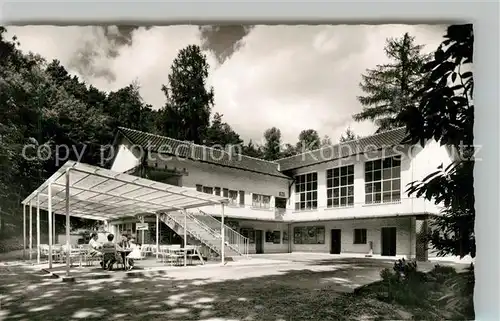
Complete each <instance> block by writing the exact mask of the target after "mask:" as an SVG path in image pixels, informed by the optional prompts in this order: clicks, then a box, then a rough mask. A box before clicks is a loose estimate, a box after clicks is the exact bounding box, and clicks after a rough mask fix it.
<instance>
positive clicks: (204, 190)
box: [202, 186, 214, 195]
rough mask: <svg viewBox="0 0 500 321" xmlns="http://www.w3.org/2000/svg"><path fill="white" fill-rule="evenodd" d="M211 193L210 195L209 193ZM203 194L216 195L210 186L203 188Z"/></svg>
mask: <svg viewBox="0 0 500 321" xmlns="http://www.w3.org/2000/svg"><path fill="white" fill-rule="evenodd" d="M208 191H210V193H209V192H208ZM202 192H203V193H205V194H209V195H213V194H214V188H213V187H210V186H203V187H202Z"/></svg>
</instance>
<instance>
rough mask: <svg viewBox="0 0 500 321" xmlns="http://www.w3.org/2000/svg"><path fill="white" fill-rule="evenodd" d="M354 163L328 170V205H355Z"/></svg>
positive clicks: (332, 206)
mask: <svg viewBox="0 0 500 321" xmlns="http://www.w3.org/2000/svg"><path fill="white" fill-rule="evenodd" d="M354 171H355V168H354V164H351V165H344V166H338V167H334V168H330V169H327V170H326V207H327V208H344V207H352V206H354V177H355V176H354Z"/></svg>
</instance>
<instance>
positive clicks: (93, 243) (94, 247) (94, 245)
mask: <svg viewBox="0 0 500 321" xmlns="http://www.w3.org/2000/svg"><path fill="white" fill-rule="evenodd" d="M98 238H99V237H98V235H97V233H92V234H90V241H89V245H90V249H89V251H88V254H89V255H90V256H93V257H96V256H99V255H101V252H100V251H99V250H100V249H101V247H102V244H101V243H100V242H99V241H97V239H98ZM100 263H101V267H102V266H103V263H102V261H101V262H100Z"/></svg>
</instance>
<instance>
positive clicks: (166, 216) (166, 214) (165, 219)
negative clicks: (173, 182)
mask: <svg viewBox="0 0 500 321" xmlns="http://www.w3.org/2000/svg"><path fill="white" fill-rule="evenodd" d="M161 218H162V221H164V222H165V223H167V222H166V221H167V220H172V221H173V222H174V224H176V225H178V226H180V227H181V228H182V229H184V228H185V229H186V232H187V233H188V234H190V235H191V236H192V237H194V238H196V239H198V240H200V242H202V243H203V244H205V245H206V246H208V247H209V248H210V249H212V250H213V251H215V252H216V253H218V254H220V249H219V248H218V247H217V246H216V245H214V244H212V243H210V242H208V241H207V240H206V239H205V238H203V237H202V236H201V235H198V233H196V232H195V231H193V230H191V229H189V228H188V227H187V226H186V227H184V222H179V220H177V219H176V218H175V216H174V215H169V214H168V213H163V214H162V216H161ZM202 227H203V226H202ZM212 233H213V232H212ZM212 233H211V234H212ZM218 238H219V239H220V236H219V237H218Z"/></svg>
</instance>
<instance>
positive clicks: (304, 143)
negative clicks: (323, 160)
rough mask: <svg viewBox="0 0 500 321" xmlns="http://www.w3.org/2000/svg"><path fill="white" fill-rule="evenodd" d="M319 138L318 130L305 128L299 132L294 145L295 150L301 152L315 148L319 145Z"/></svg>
mask: <svg viewBox="0 0 500 321" xmlns="http://www.w3.org/2000/svg"><path fill="white" fill-rule="evenodd" d="M320 144H321V140H320V138H319V135H318V132H317V131H316V130H314V129H305V130H303V131H301V132H300V134H299V141H298V142H297V145H296V150H297V151H298V152H299V153H303V152H306V151H310V150H315V149H318V148H319V147H320Z"/></svg>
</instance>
